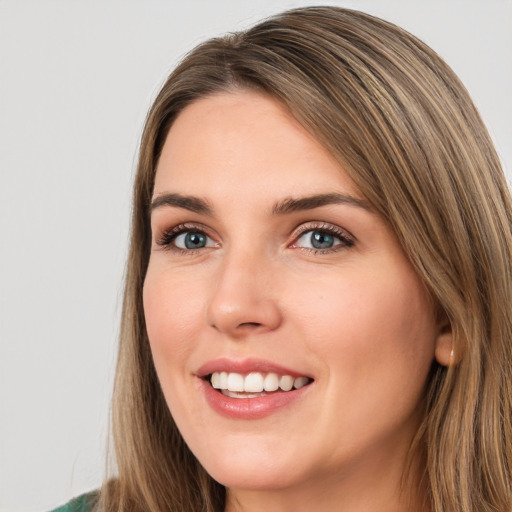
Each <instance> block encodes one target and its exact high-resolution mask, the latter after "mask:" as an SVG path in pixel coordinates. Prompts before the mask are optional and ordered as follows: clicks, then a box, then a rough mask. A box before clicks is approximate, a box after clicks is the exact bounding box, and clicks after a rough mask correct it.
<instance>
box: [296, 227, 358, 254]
mask: <svg viewBox="0 0 512 512" xmlns="http://www.w3.org/2000/svg"><path fill="white" fill-rule="evenodd" d="M293 245H294V246H295V247H302V248H305V249H313V250H319V251H322V250H324V251H328V250H329V249H334V248H335V247H338V246H345V247H351V246H352V245H354V242H353V241H352V240H350V239H348V238H347V237H345V236H343V235H342V234H341V233H340V234H338V233H334V232H331V231H330V230H326V229H309V230H308V231H305V232H304V233H303V234H302V235H301V236H300V237H299V238H298V239H297V241H296V242H295V243H294V244H293Z"/></svg>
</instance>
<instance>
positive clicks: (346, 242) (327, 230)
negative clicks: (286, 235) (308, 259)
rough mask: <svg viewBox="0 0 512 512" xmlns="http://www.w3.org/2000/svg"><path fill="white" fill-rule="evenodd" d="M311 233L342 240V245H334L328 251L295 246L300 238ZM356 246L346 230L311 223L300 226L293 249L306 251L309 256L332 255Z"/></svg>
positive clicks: (324, 224)
mask: <svg viewBox="0 0 512 512" xmlns="http://www.w3.org/2000/svg"><path fill="white" fill-rule="evenodd" d="M308 232H311V233H314V232H319V233H323V234H328V235H331V236H333V237H335V238H337V239H338V240H340V242H341V243H339V244H338V245H334V246H333V247H330V248H326V249H316V248H313V247H298V246H295V245H294V244H296V243H297V241H298V240H300V238H302V237H303V236H304V235H305V234H306V233H308ZM354 244H355V241H354V238H353V237H352V236H351V235H349V234H348V233H347V232H346V231H345V230H343V229H341V228H339V227H337V226H334V225H332V224H326V223H324V222H321V223H315V222H310V223H308V224H303V225H302V226H300V228H299V231H298V233H297V234H295V236H294V242H293V243H292V245H291V247H292V248H295V249H300V250H302V251H306V252H307V253H309V254H331V253H334V252H338V251H342V250H344V249H349V248H351V247H353V246H354Z"/></svg>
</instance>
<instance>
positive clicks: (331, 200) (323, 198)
mask: <svg viewBox="0 0 512 512" xmlns="http://www.w3.org/2000/svg"><path fill="white" fill-rule="evenodd" d="M331 204H346V205H349V206H356V207H358V208H362V209H363V210H366V211H369V212H371V211H372V210H371V208H370V206H369V205H368V204H367V203H366V202H365V201H363V200H361V199H358V198H357V197H354V196H351V195H349V194H336V193H332V194H316V195H312V196H307V197H301V198H299V199H294V198H287V199H284V200H283V201H279V202H278V203H277V204H276V205H275V206H274V208H272V214H273V215H283V214H286V213H291V212H297V211H302V210H313V209H314V208H319V207H321V206H328V205H331Z"/></svg>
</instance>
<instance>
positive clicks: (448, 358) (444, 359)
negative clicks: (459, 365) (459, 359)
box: [435, 320, 456, 366]
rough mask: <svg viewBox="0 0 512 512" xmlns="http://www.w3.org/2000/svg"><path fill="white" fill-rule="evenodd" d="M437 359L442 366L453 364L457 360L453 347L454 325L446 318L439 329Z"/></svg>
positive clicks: (436, 349)
mask: <svg viewBox="0 0 512 512" xmlns="http://www.w3.org/2000/svg"><path fill="white" fill-rule="evenodd" d="M435 357H436V361H437V362H438V363H439V364H440V365H442V366H453V365H454V364H455V362H456V358H455V354H454V349H453V336H452V327H451V325H450V322H449V321H448V320H446V321H445V322H444V323H443V325H442V326H441V328H440V330H439V334H438V336H437V340H436V348H435Z"/></svg>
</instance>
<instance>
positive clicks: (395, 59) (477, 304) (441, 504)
mask: <svg viewBox="0 0 512 512" xmlns="http://www.w3.org/2000/svg"><path fill="white" fill-rule="evenodd" d="M237 88H242V89H256V90H258V91H261V92H263V93H267V94H269V95H271V96H272V97H274V98H276V99H277V100H279V101H280V102H281V103H283V104H284V105H285V106H286V107H287V108H288V109H289V110H290V112H291V113H292V114H293V115H294V116H295V117H296V119H297V120H298V121H299V122H300V123H301V124H302V125H303V126H304V127H305V128H306V129H307V130H308V131H309V132H310V133H311V134H312V135H313V136H315V137H316V138H317V139H318V140H319V141H320V142H321V143H322V144H323V145H324V146H325V147H326V148H327V149H329V151H330V152H331V153H332V154H333V155H334V156H335V157H336V158H337V159H338V161H339V162H340V164H341V165H342V166H343V168H344V169H345V170H346V172H347V173H348V174H349V175H350V177H351V178H352V179H353V180H354V182H355V183H356V185H357V186H358V187H359V190H360V191H361V193H362V194H363V195H364V196H365V197H366V199H367V200H368V201H369V202H370V203H371V204H372V206H373V208H374V209H375V210H376V211H377V212H378V213H380V214H381V215H382V216H383V217H384V218H385V219H387V220H388V221H389V223H390V224H391V225H392V227H393V228H394V230H395V232H396V234H397V236H398V238H399V240H400V242H401V244H402V246H403V248H404V250H405V252H406V254H407V255H408V257H409V259H410V261H411V262H412V264H413V265H414V266H415V268H416V270H417V272H418V275H419V276H420V277H421V278H422V280H423V281H424V283H425V285H426V286H427V288H428V289H429V291H430V293H431V295H432V297H433V299H434V300H435V301H436V304H437V305H438V309H439V314H440V315H441V316H442V317H444V318H445V319H446V324H447V328H449V329H451V331H452V336H453V350H454V354H455V359H456V364H454V365H452V366H450V367H449V368H446V367H443V366H441V365H439V364H438V363H435V362H434V363H433V366H432V370H431V374H430V377H429V381H428V382H427V384H426V389H425V404H424V408H425V413H424V420H423V423H422V425H421V427H420V429H419V431H418V433H417V436H416V438H415V440H414V442H413V445H412V447H411V457H415V458H418V457H423V458H424V460H425V470H424V471H425V475H424V478H425V483H426V486H427V488H428V496H427V499H428V501H429V508H430V509H431V510H432V511H433V512H454V511H460V512H491V511H500V512H501V511H503V512H505V511H510V510H512V489H511V467H510V465H511V463H512V343H511V340H512V319H511V315H510V305H511V304H512V268H511V262H512V232H511V226H512V208H511V201H510V194H509V191H508V187H507V184H506V181H505V178H504V175H503V172H502V170H501V168H500V164H499V160H498V157H497V155H496V153H495V151H494V149H493V145H492V142H491V141H490V138H489V136H488V133H487V131H486V129H485V127H484V125H483V123H482V121H481V119H480V117H479V115H478V113H477V111H476V108H475V107H474V105H473V103H472V102H471V100H470V98H469V96H468V94H467V92H466V90H465V89H464V87H463V86H462V84H461V83H460V81H459V80H458V78H457V77H456V76H455V75H454V73H453V71H452V70H451V69H450V68H449V67H448V66H447V65H446V64H445V63H444V62H443V61H442V60H441V59H440V58H439V57H438V56H437V55H436V54H435V53H434V52H433V51H432V50H431V49H430V48H428V47H427V46H426V45H425V44H423V43H422V42H421V41H419V40H418V39H416V38H415V37H413V36H411V35H410V34H408V33H407V32H405V31H404V30H401V29H400V28H398V27H396V26H394V25H392V24H390V23H387V22H385V21H382V20H380V19H377V18H374V17H372V16H369V15H366V14H363V13H360V12H356V11H350V10H346V9H341V8H336V7H313V8H303V9H295V10H292V11H289V12H285V13H283V14H281V15H277V16H275V17H272V18H270V19H268V20H265V21H263V22H262V23H260V24H258V25H256V26H255V27H253V28H251V29H249V30H247V31H245V32H240V33H236V34H231V35H228V36H225V37H221V38H216V39H212V40H210V41H207V42H205V43H203V44H201V45H200V46H199V47H197V48H196V49H194V50H193V51H192V52H191V53H190V54H189V55H187V56H186V58H185V59H184V60H183V61H182V63H181V64H180V65H179V66H178V67H177V69H176V70H175V71H174V72H173V73H172V74H171V76H170V77H169V79H168V80H167V82H166V83H165V85H164V86H163V88H162V90H161V92H160V94H159V95H158V97H157V98H156V100H155V102H154V104H153V106H152V108H151V110H150V112H149V114H148V117H147V120H146V125H145V129H144V133H143V136H142V141H141V147H140V154H139V165H138V172H137V177H136V182H135V188H134V208H133V217H132V235H131V244H130V253H129V257H128V266H127V271H126V285H125V295H124V303H123V316H122V330H121V341H120V349H119V359H118V369H117V374H116V380H115V390H114V401H113V430H114V449H115V454H116V460H117V467H118V477H117V478H116V479H115V480H112V481H110V482H107V483H106V484H105V485H104V487H103V489H102V492H101V497H100V505H99V506H100V509H101V510H104V511H109V512H110V511H112V512H114V511H117V512H121V511H123V512H126V511H130V512H142V511H147V510H151V511H152V512H164V511H166V512H169V511H171V512H173V511H176V512H177V511H180V512H185V511H190V512H192V511H194V512H197V511H205V512H221V511H222V510H223V509H224V505H225V490H224V488H223V487H222V486H221V485H220V484H218V483H217V482H215V481H214V480H213V479H212V478H211V477H210V476H209V475H208V474H207V473H206V472H205V470H204V469H203V468H202V467H201V465H200V464H199V462H198V461H197V460H196V459H195V457H194V456H193V455H192V453H191V452H190V450H189V449H188V447H187V446H186V445H185V443H184V441H183V439H182V437H181V435H180V433H179V431H178V430H177V428H176V425H175V423H174V421H173V419H172V416H171V414H170V412H169V409H168V407H167V405H166V403H165V400H164V397H163V394H162V391H161V389H160V385H159V382H158V379H157V376H156V372H155V368H154V366H153V361H152V357H151V352H150V348H149V342H148V339H147V333H146V328H145V322H144V314H143V307H142V287H143V283H144V277H145V272H146V268H147V264H148V259H149V248H150V227H149V206H150V201H151V196H152V191H153V184H154V177H155V169H156V164H157V161H158V158H159V154H160V151H161V148H162V145H163V143H164V141H165V138H166V136H167V133H168V131H169V129H170V128H171V126H172V123H173V121H174V120H175V119H176V117H177V116H178V115H179V113H180V112H181V111H182V110H183V109H184V108H186V106H187V105H189V104H190V103H192V102H193V101H195V100H196V99H198V98H201V97H205V96H207V95H210V94H214V93H216V92H221V91H230V90H234V89H237ZM411 460H412V459H411ZM422 460H423V459H422ZM405 481H407V480H405Z"/></svg>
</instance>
